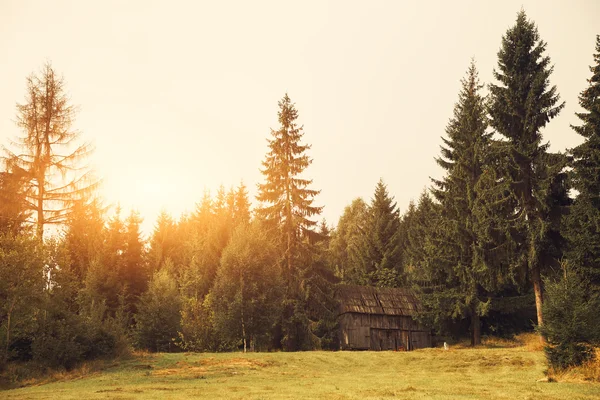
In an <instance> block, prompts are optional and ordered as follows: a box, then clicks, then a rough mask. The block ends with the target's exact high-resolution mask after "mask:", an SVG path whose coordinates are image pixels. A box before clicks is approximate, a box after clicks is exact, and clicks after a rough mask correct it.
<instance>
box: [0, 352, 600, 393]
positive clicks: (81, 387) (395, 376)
mask: <svg viewBox="0 0 600 400" xmlns="http://www.w3.org/2000/svg"><path fill="white" fill-rule="evenodd" d="M545 369H546V362H545V359H544V354H543V353H542V352H541V351H539V350H538V349H534V350H532V349H531V348H530V347H529V346H527V345H494V344H492V345H490V344H488V345H487V346H482V347H478V348H475V349H471V348H466V347H451V348H450V349H449V350H444V349H441V348H432V349H422V350H416V351H412V352H391V351H384V352H370V351H365V352H346V351H344V352H321V351H312V352H297V353H284V352H278V353H247V354H243V353H219V354H214V353H178V354H172V353H170V354H169V353H156V354H151V353H138V354H135V355H134V356H132V357H131V358H129V359H124V360H120V361H115V362H105V364H104V365H103V366H102V367H101V368H99V369H94V368H92V367H90V366H83V367H82V368H80V369H79V370H76V371H72V372H70V373H65V374H62V375H61V374H58V375H55V376H54V377H52V378H47V379H46V380H45V381H44V380H41V381H40V380H38V381H31V382H29V385H30V386H27V387H22V388H18V389H12V390H5V391H3V392H0V398H4V399H78V400H79V399H86V400H87V399H107V398H110V399H186V398H206V399H300V398H310V399H332V400H334V399H339V400H342V399H388V398H394V397H399V398H403V399H531V400H534V399H535V400H542V399H561V400H564V399H599V398H600V383H592V382H586V381H584V380H579V381H577V380H576V379H575V380H574V379H570V381H569V379H567V381H566V382H564V381H559V382H547V381H544V379H545V377H546V376H545V374H544V370H545ZM49 380H50V382H48V381H49Z"/></svg>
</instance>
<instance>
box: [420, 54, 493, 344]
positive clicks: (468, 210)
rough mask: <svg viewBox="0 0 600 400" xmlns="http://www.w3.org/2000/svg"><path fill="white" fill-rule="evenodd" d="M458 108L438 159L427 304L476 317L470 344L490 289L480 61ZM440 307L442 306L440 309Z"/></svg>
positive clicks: (444, 312)
mask: <svg viewBox="0 0 600 400" xmlns="http://www.w3.org/2000/svg"><path fill="white" fill-rule="evenodd" d="M461 83H462V88H461V91H460V93H459V97H458V102H457V103H456V104H455V106H454V116H453V117H452V119H451V120H450V122H449V123H448V126H447V127H446V134H447V137H446V138H442V140H443V141H444V145H443V146H442V148H441V150H442V155H441V157H439V158H437V159H436V161H437V163H438V164H439V165H440V166H441V167H442V168H443V169H444V170H445V171H446V176H445V177H444V178H442V179H441V180H434V181H433V183H434V188H433V189H432V193H433V195H434V196H435V197H436V199H437V200H438V202H439V204H440V218H439V220H438V221H439V224H438V233H439V239H440V241H441V243H443V245H440V246H439V252H437V255H438V257H439V263H436V264H437V265H435V266H433V265H431V267H432V268H428V269H429V271H428V278H429V279H430V280H431V283H432V285H431V287H432V288H433V291H432V292H431V293H429V294H428V295H426V296H425V298H426V300H429V304H428V301H424V304H426V305H429V306H431V307H430V308H431V311H432V312H434V313H440V314H441V317H442V318H444V317H445V318H451V319H462V318H465V317H467V318H470V320H471V344H472V345H478V344H480V343H481V323H480V316H484V315H485V313H486V311H487V308H488V305H489V297H488V298H486V294H487V293H488V291H489V290H490V289H491V287H490V285H489V283H490V282H489V280H490V279H489V277H490V274H489V273H488V270H487V264H485V263H484V262H482V260H481V258H480V257H479V254H478V252H477V249H478V247H480V244H479V240H478V235H477V231H476V225H477V221H476V219H477V216H476V215H475V214H474V212H473V211H474V210H475V204H476V202H477V184H478V182H479V178H480V177H481V174H482V173H483V169H484V162H485V159H486V151H487V148H488V147H489V143H490V136H491V134H490V133H488V132H486V129H487V126H488V121H487V110H486V104H485V98H484V97H483V96H482V94H481V92H480V91H481V89H482V88H483V85H481V84H480V83H479V78H478V73H477V69H476V67H475V62H474V61H472V62H471V65H470V66H469V69H468V71H467V76H466V77H465V78H464V79H463V80H462V81H461ZM438 305H442V306H443V307H441V308H438V307H437V306H438Z"/></svg>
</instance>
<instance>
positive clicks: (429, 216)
mask: <svg viewBox="0 0 600 400" xmlns="http://www.w3.org/2000/svg"><path fill="white" fill-rule="evenodd" d="M439 212H440V210H439V206H438V205H437V204H436V203H434V202H433V200H432V199H431V197H430V196H429V194H428V193H427V191H423V193H421V196H420V197H419V202H418V203H417V205H416V206H415V204H414V203H413V202H412V201H411V202H410V204H409V205H408V210H407V211H406V213H405V214H404V215H403V217H402V225H401V229H402V232H403V236H404V238H403V239H404V243H403V251H404V257H403V259H404V269H405V272H406V274H407V276H408V278H409V280H410V281H412V282H414V281H418V280H420V279H421V278H420V275H421V274H422V273H423V270H424V269H425V268H429V265H431V264H432V262H433V260H432V259H433V257H434V255H435V251H436V248H437V243H436V242H435V236H434V233H435V228H436V225H437V221H438V219H439Z"/></svg>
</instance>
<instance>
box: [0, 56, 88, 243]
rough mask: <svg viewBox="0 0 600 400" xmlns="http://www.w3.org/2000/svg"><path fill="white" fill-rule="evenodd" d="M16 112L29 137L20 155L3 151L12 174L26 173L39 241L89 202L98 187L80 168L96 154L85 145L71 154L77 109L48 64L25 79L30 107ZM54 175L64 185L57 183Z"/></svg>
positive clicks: (22, 140) (19, 144)
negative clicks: (75, 208) (84, 201)
mask: <svg viewBox="0 0 600 400" xmlns="http://www.w3.org/2000/svg"><path fill="white" fill-rule="evenodd" d="M17 110H18V113H17V124H18V126H19V127H20V128H22V129H23V130H24V131H25V136H24V137H22V138H19V140H18V142H16V143H15V145H16V146H17V147H19V148H20V149H21V150H22V153H20V154H15V153H13V152H12V151H10V150H8V149H6V148H5V151H6V153H7V162H8V164H9V166H10V169H11V170H14V169H21V170H23V171H25V172H26V173H27V180H28V190H27V205H28V208H29V210H31V211H32V212H33V213H34V214H35V216H36V226H37V229H36V233H37V236H38V238H40V239H41V238H42V237H43V234H44V227H45V226H46V225H48V224H62V223H64V222H65V220H66V218H67V216H68V214H69V213H70V211H71V210H72V206H73V202H74V201H76V200H79V199H85V198H86V197H87V196H89V195H90V194H91V193H92V192H93V190H94V189H95V188H96V187H97V186H98V181H95V180H94V179H93V177H92V175H91V172H90V171H85V168H83V167H82V166H81V165H79V164H78V163H79V162H80V161H81V160H82V159H84V158H86V157H87V156H88V155H89V154H90V153H91V151H92V148H91V146H90V145H89V144H82V145H79V146H77V147H76V148H75V149H74V150H72V151H71V146H72V145H73V143H75V142H76V141H77V139H78V138H79V133H78V132H77V131H74V130H73V129H72V127H71V125H72V123H73V119H74V117H75V112H76V108H75V107H74V106H72V105H70V104H69V97H68V96H67V94H66V93H65V83H64V81H63V79H62V78H59V77H58V76H56V73H55V72H54V69H53V68H52V66H51V65H50V64H49V63H48V64H46V65H44V68H43V69H42V71H41V74H40V75H39V76H38V75H31V76H30V77H28V78H27V98H26V103H25V104H19V105H17ZM81 171H84V172H83V173H81ZM56 175H59V176H62V178H63V182H60V181H58V180H56V179H54V177H55V176H56Z"/></svg>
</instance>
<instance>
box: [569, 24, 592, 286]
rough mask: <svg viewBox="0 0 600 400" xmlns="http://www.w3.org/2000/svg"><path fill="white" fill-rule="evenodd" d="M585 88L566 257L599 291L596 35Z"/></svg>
mask: <svg viewBox="0 0 600 400" xmlns="http://www.w3.org/2000/svg"><path fill="white" fill-rule="evenodd" d="M590 71H591V72H592V77H591V78H590V79H589V80H588V82H589V85H588V87H587V88H586V89H585V90H584V91H582V92H581V94H580V95H579V104H580V105H581V107H582V108H583V109H584V110H585V111H584V112H580V113H577V117H578V118H579V119H580V120H581V121H582V125H580V126H573V129H574V130H575V132H577V133H578V134H580V135H581V136H583V138H584V141H583V143H582V144H580V145H579V146H577V147H575V148H574V149H572V150H571V153H572V156H573V162H572V166H573V172H572V185H573V187H574V188H575V189H576V190H577V191H578V192H579V194H578V196H577V198H576V200H575V203H574V204H573V207H572V208H571V212H570V216H569V217H568V218H567V237H568V241H569V250H568V254H567V257H568V258H569V260H570V261H571V263H572V264H573V265H574V266H576V268H578V269H579V270H580V271H581V275H582V276H584V277H585V278H586V279H588V280H589V281H590V282H591V283H593V284H594V285H596V286H597V287H598V288H600V173H599V171H600V35H598V36H596V54H594V65H592V66H590Z"/></svg>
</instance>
